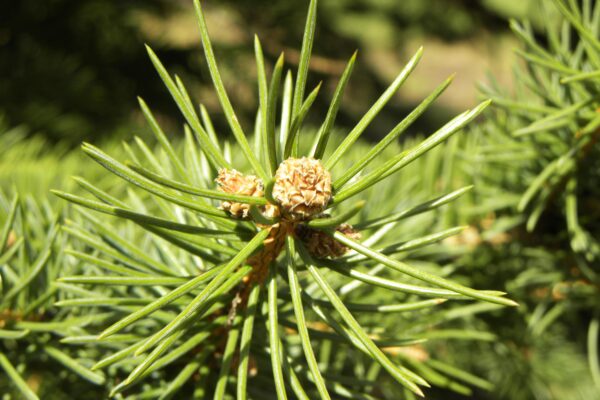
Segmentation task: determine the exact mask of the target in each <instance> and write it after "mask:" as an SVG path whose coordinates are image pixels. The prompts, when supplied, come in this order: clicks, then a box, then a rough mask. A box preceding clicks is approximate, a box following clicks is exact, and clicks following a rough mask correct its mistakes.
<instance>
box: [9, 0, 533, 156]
mask: <svg viewBox="0 0 600 400" xmlns="http://www.w3.org/2000/svg"><path fill="white" fill-rule="evenodd" d="M305 3H306V2H305V1H287V0H235V1H233V0H223V1H206V9H207V18H208V23H209V29H210V33H211V35H212V37H213V40H214V42H215V47H216V49H217V56H218V59H219V60H221V62H220V64H221V65H220V66H221V68H222V69H223V71H224V72H223V74H224V79H225V82H226V84H227V85H228V89H229V90H230V93H231V94H232V98H233V99H234V103H235V104H234V105H235V106H236V107H237V109H238V110H239V114H241V116H242V117H243V122H244V124H245V125H246V126H251V125H250V124H251V122H250V121H251V120H252V119H253V117H254V112H255V110H256V106H257V104H256V96H255V91H256V89H255V80H254V76H255V69H254V56H253V53H252V49H253V47H252V37H253V34H254V33H257V34H258V35H259V36H260V38H261V40H262V41H263V46H264V47H265V52H266V57H267V58H268V59H269V61H274V60H275V58H276V57H277V56H278V54H279V52H280V51H282V50H283V51H285V53H286V61H287V62H288V64H289V65H290V66H291V67H293V66H294V63H295V62H296V60H297V58H298V50H299V45H300V42H301V33H302V29H303V22H302V21H303V20H304V15H305V12H306V4H305ZM523 17H528V18H532V19H533V21H534V25H535V21H536V18H537V14H536V0H478V1H475V0H404V1H401V2H399V1H395V0H339V1H327V0H324V1H321V4H320V9H319V19H318V27H317V40H316V43H315V56H314V57H313V60H312V63H311V79H312V82H310V84H312V85H314V84H316V83H317V81H318V80H322V81H323V82H324V88H325V89H326V90H325V91H324V92H325V93H324V95H321V96H319V98H320V100H317V104H316V107H314V110H315V111H314V112H313V113H312V114H311V118H314V120H315V121H316V120H321V118H322V117H323V115H324V114H325V112H326V106H327V101H328V99H329V98H330V95H331V93H332V91H333V89H334V87H335V83H336V81H337V77H338V76H339V74H340V73H341V71H342V69H343V67H344V65H345V62H346V61H347V59H348V58H349V57H350V56H351V55H352V53H353V52H354V51H355V50H356V49H359V62H358V63H357V67H356V71H355V73H354V76H355V77H359V78H357V79H353V80H351V82H350V86H349V89H348V90H347V95H346V101H345V102H344V106H343V107H342V110H341V115H340V117H339V122H340V124H341V126H342V127H343V126H345V125H347V126H351V124H352V123H353V122H354V121H356V120H357V118H358V117H359V116H360V114H361V113H362V112H364V111H365V110H366V109H367V108H368V105H369V104H370V103H372V102H373V101H374V99H376V98H377V96H378V95H379V94H380V93H381V92H382V91H383V90H384V88H385V87H386V85H387V84H388V83H389V82H390V81H391V80H392V79H393V77H394V76H395V74H397V73H398V71H399V70H400V68H401V66H402V65H403V63H404V62H406V61H407V60H408V58H409V57H410V56H411V55H412V54H413V53H414V51H415V50H416V49H417V48H418V47H419V46H421V45H423V46H424V47H425V56H424V57H423V60H422V62H421V63H420V65H419V67H418V68H417V70H416V73H415V74H414V75H413V77H411V79H410V80H409V81H408V82H407V83H406V85H404V87H403V88H402V90H400V92H399V94H398V95H397V96H396V97H395V99H394V101H393V102H392V104H391V106H390V107H387V108H386V110H385V111H384V114H383V115H382V116H381V118H378V119H377V120H376V121H375V123H376V125H375V126H374V127H373V129H370V135H371V139H376V136H377V135H378V134H381V135H383V134H384V132H386V131H387V130H388V128H389V127H391V126H392V124H394V123H395V121H397V118H398V115H399V114H401V113H402V112H404V111H406V110H409V109H411V107H412V106H414V105H415V103H416V102H417V101H418V100H419V99H422V98H423V97H424V95H426V94H428V93H429V92H430V90H431V89H432V88H434V87H435V86H436V85H437V84H438V83H439V82H441V81H442V80H443V79H445V78H446V77H447V76H449V75H450V74H452V73H456V78H455V82H454V84H453V87H452V89H451V90H449V91H447V92H446V93H445V94H444V95H443V96H442V97H441V99H440V100H439V101H438V102H437V103H436V107H435V108H434V109H433V110H432V111H431V112H429V113H428V114H427V115H426V116H425V117H424V118H422V119H421V120H420V122H419V123H418V124H417V125H416V126H415V127H414V128H413V130H414V131H428V130H429V128H431V127H436V126H439V123H440V122H441V121H445V120H447V117H448V116H450V115H453V114H455V113H456V112H457V111H461V110H464V109H465V108H466V107H469V106H472V105H473V104H474V102H475V98H476V96H477V83H478V82H481V81H484V80H485V79H486V74H487V73H493V74H494V75H495V76H496V78H497V79H498V80H499V81H500V82H502V83H503V84H506V85H510V68H511V65H512V63H513V61H514V60H513V59H514V57H513V54H512V49H513V47H514V46H515V42H514V39H513V38H512V36H511V35H510V33H509V32H508V23H507V19H508V18H523ZM144 43H148V44H149V45H151V46H152V48H153V49H154V50H155V51H156V52H157V54H158V55H159V57H160V58H161V59H162V60H163V62H164V63H165V65H167V67H168V68H169V69H170V70H171V71H172V72H174V73H178V74H179V75H180V76H181V77H182V78H183V80H184V82H185V83H186V85H187V86H188V88H189V89H190V92H191V94H192V96H193V97H194V99H195V100H197V101H199V102H202V103H203V104H205V106H206V107H207V108H208V110H209V111H210V112H211V115H215V116H218V114H219V113H220V112H221V111H220V109H219V107H218V104H217V100H216V97H215V95H214V93H213V91H212V89H211V87H210V85H209V77H208V73H207V70H206V66H205V65H204V63H203V62H202V53H201V47H200V41H199V35H198V30H197V26H196V22H195V20H194V15H193V12H192V9H191V1H187V0H143V1H142V0H120V1H113V0H48V1H44V2H39V1H36V0H21V1H3V2H1V5H0V77H2V78H1V79H0V115H2V116H3V123H4V124H5V125H7V126H11V127H14V126H21V127H23V129H26V130H27V132H28V133H29V134H40V135H43V136H44V137H47V138H48V139H49V140H51V141H52V142H59V141H60V142H66V143H68V144H69V145H76V144H78V143H80V142H81V141H82V140H86V141H92V142H94V141H98V140H101V139H106V138H108V137H115V136H117V137H122V138H127V137H130V136H132V134H136V135H142V136H143V135H144V134H145V131H146V128H145V127H144V126H143V123H142V118H141V117H140V114H139V112H138V108H137V101H136V96H138V95H139V96H142V97H143V98H144V99H146V101H147V102H148V103H149V104H150V105H151V106H152V107H153V108H154V109H155V110H156V112H158V113H159V114H160V115H161V116H162V118H163V119H164V123H168V124H170V125H169V126H171V127H172V128H173V129H169V131H170V132H173V134H175V132H181V129H179V126H178V124H179V123H181V120H179V119H178V118H179V117H178V114H177V112H176V110H175V107H174V105H173V103H172V102H171V99H170V97H169V96H168V94H167V93H166V91H165V89H164V87H163V85H162V82H161V81H160V79H159V78H158V76H157V75H156V73H155V71H154V69H153V67H152V65H151V63H150V62H149V60H148V58H147V55H146V52H145V49H144V46H143V44H144ZM215 119H216V123H217V124H218V123H219V122H222V120H220V119H219V118H218V117H215ZM220 132H222V134H224V135H226V134H228V133H227V132H228V130H227V129H221V130H220Z"/></svg>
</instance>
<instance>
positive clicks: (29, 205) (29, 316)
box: [0, 193, 109, 400]
mask: <svg viewBox="0 0 600 400" xmlns="http://www.w3.org/2000/svg"><path fill="white" fill-rule="evenodd" d="M0 209H1V210H2V215H3V216H5V217H6V218H3V219H2V223H3V225H2V231H1V232H0V265H1V266H2V270H1V274H0V279H1V280H0V283H1V285H2V287H1V289H2V298H1V300H0V308H1V310H2V311H1V313H0V369H2V374H3V376H4V377H6V379H2V380H0V390H1V391H2V393H4V394H5V395H6V396H9V398H11V397H12V396H14V398H24V399H28V400H31V399H37V398H38V395H36V392H38V393H45V396H44V398H48V399H60V398H65V397H66V398H75V397H77V395H78V393H82V392H87V393H90V395H95V396H97V397H102V396H104V395H105V389H104V387H103V386H102V385H103V384H104V382H105V381H104V375H103V373H102V372H100V371H97V372H93V371H91V370H90V367H91V366H92V365H93V359H94V358H95V357H97V355H98V353H97V352H96V351H95V350H94V349H93V348H91V349H85V350H84V349H82V348H81V346H75V345H74V344H73V343H74V342H71V341H69V340H68V339H65V337H66V336H68V335H75V334H76V333H79V332H82V331H83V330H84V329H86V328H88V327H89V326H91V325H93V324H95V323H100V322H101V321H102V320H103V319H104V318H106V317H107V316H109V315H108V314H106V313H105V314H104V315H101V314H96V315H89V314H87V313H85V312H84V311H83V310H74V311H72V310H65V309H60V308H58V307H57V306H56V304H55V302H57V301H60V300H61V299H63V298H65V297H67V296H68V293H69V291H75V292H77V293H78V292H80V291H81V289H80V288H77V287H70V286H69V285H66V284H60V283H56V280H57V278H58V277H59V276H60V275H61V274H64V273H65V272H66V273H76V271H79V270H80V269H79V267H80V265H81V264H80V263H74V262H69V260H68V259H67V257H65V251H66V250H65V249H66V247H67V245H66V243H65V241H66V236H65V235H62V234H61V233H60V230H59V216H58V215H57V213H56V212H55V211H53V208H52V207H51V206H50V205H49V202H48V200H46V201H44V202H37V201H35V200H34V198H33V197H28V198H26V199H19V198H18V197H16V196H15V197H14V198H12V199H11V198H8V197H6V196H5V195H4V194H1V193H0Z"/></svg>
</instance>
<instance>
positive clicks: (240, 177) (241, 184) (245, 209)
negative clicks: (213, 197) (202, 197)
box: [215, 169, 264, 218]
mask: <svg viewBox="0 0 600 400" xmlns="http://www.w3.org/2000/svg"><path fill="white" fill-rule="evenodd" d="M215 181H216V182H217V185H218V187H219V190H220V191H222V192H225V193H234V194H242V195H246V196H255V197H261V196H263V194H264V190H263V183H262V181H261V180H260V179H259V178H257V177H256V176H254V175H244V174H242V173H241V172H239V171H236V170H235V169H231V170H229V169H221V170H220V171H219V176H217V179H215ZM221 209H222V210H225V211H228V212H229V213H230V214H231V215H233V216H234V217H238V218H246V217H247V216H248V213H249V212H250V205H249V204H244V203H237V202H234V201H223V202H222V203H221Z"/></svg>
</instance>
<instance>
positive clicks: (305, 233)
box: [296, 224, 360, 258]
mask: <svg viewBox="0 0 600 400" xmlns="http://www.w3.org/2000/svg"><path fill="white" fill-rule="evenodd" d="M335 230H336V231H338V232H341V233H343V234H344V235H345V236H347V237H349V238H350V239H354V240H358V239H360V233H359V232H358V231H356V230H355V229H354V228H353V227H352V225H350V224H341V225H340V226H338V227H337V228H335ZM296 235H298V237H299V238H300V240H302V242H303V243H304V244H305V245H306V248H307V250H308V251H309V252H310V254H311V255H312V256H314V257H316V258H337V257H341V256H343V255H344V254H346V252H347V251H348V248H347V247H346V246H344V245H343V244H342V243H340V242H338V241H337V240H335V239H334V238H333V237H331V236H330V235H328V234H327V233H325V232H322V231H318V230H315V229H311V228H308V227H306V226H303V225H300V226H298V227H297V229H296Z"/></svg>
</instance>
